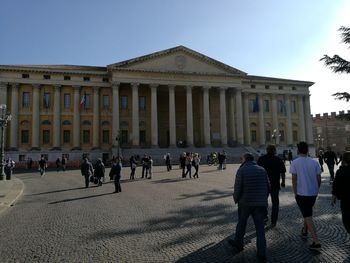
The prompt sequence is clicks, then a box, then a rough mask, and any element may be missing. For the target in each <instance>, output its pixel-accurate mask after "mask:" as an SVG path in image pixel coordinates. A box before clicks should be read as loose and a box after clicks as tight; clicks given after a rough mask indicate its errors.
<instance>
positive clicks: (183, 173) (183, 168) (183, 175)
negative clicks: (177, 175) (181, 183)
mask: <svg viewBox="0 0 350 263" xmlns="http://www.w3.org/2000/svg"><path fill="white" fill-rule="evenodd" d="M185 168H186V165H181V169H182V177H183V178H185V177H186V175H185Z"/></svg>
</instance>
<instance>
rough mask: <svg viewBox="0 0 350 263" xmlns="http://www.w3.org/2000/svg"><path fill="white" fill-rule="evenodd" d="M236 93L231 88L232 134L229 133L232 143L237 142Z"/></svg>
mask: <svg viewBox="0 0 350 263" xmlns="http://www.w3.org/2000/svg"><path fill="white" fill-rule="evenodd" d="M234 99H235V98H234V94H233V89H230V91H229V104H228V105H229V113H228V115H229V118H228V119H229V127H230V134H229V141H230V142H231V143H233V142H236V141H237V138H236V122H235V101H234Z"/></svg>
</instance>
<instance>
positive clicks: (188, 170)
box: [185, 164, 192, 178]
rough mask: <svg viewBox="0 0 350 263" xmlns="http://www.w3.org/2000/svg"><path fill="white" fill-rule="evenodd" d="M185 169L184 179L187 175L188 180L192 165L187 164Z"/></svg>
mask: <svg viewBox="0 0 350 263" xmlns="http://www.w3.org/2000/svg"><path fill="white" fill-rule="evenodd" d="M186 167H187V171H186V173H185V177H186V176H187V174H189V176H190V178H192V176H191V170H192V165H191V164H188V165H186Z"/></svg>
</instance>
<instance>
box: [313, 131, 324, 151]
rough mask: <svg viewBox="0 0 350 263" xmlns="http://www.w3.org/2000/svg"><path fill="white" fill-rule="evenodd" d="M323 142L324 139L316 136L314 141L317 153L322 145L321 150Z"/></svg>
mask: <svg viewBox="0 0 350 263" xmlns="http://www.w3.org/2000/svg"><path fill="white" fill-rule="evenodd" d="M323 141H324V138H322V137H321V134H319V135H317V138H316V139H315V142H316V146H317V151H319V150H320V148H321V145H322V148H323Z"/></svg>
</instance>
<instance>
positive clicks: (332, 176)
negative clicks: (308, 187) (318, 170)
mask: <svg viewBox="0 0 350 263" xmlns="http://www.w3.org/2000/svg"><path fill="white" fill-rule="evenodd" d="M327 167H328V170H329V174H330V175H331V180H334V163H327Z"/></svg>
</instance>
